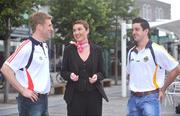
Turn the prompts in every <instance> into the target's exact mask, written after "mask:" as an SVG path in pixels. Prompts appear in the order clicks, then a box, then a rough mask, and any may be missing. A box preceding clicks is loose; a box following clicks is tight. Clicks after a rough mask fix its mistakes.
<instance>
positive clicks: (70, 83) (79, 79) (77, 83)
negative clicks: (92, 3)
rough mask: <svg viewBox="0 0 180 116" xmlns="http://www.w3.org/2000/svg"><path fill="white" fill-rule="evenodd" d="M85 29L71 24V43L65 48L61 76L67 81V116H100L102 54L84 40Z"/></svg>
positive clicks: (80, 23) (84, 24)
mask: <svg viewBox="0 0 180 116" xmlns="http://www.w3.org/2000/svg"><path fill="white" fill-rule="evenodd" d="M88 34H89V25H88V23H87V22H86V21H84V20H77V21H75V22H74V24H73V36H74V39H75V42H72V41H71V42H70V45H68V46H66V47H65V50H64V56H63V62H62V70H61V76H62V77H63V78H64V79H65V80H66V81H67V85H66V90H65V95H64V99H65V101H66V103H67V112H68V116H101V115H102V97H103V98H105V100H106V101H108V98H107V96H106V94H105V92H104V90H103V87H102V85H101V82H100V81H101V80H103V79H104V71H103V67H104V66H103V57H102V50H101V48H100V47H99V46H98V45H95V44H94V43H92V42H90V41H89V40H88Z"/></svg>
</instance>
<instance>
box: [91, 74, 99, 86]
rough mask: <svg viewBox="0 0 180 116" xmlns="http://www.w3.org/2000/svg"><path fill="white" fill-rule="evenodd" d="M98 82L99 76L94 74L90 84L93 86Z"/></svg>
mask: <svg viewBox="0 0 180 116" xmlns="http://www.w3.org/2000/svg"><path fill="white" fill-rule="evenodd" d="M96 81H97V75H96V74H94V75H93V76H92V77H89V82H90V83H91V84H93V83H95V82H96Z"/></svg>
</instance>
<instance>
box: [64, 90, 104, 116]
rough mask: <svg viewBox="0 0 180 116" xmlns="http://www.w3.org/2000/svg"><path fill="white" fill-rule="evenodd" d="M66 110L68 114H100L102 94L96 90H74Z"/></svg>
mask: <svg viewBox="0 0 180 116" xmlns="http://www.w3.org/2000/svg"><path fill="white" fill-rule="evenodd" d="M67 112H68V116H102V96H101V94H100V93H99V92H98V91H97V90H93V91H86V92H78V91H75V93H74V95H73V98H72V101H71V103H70V104H67Z"/></svg>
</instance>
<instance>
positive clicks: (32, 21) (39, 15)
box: [29, 12, 52, 33]
mask: <svg viewBox="0 0 180 116" xmlns="http://www.w3.org/2000/svg"><path fill="white" fill-rule="evenodd" d="M46 19H52V16H50V15H49V14H47V13H44V12H36V13H34V14H32V15H31V16H30V18H29V25H30V27H31V29H32V32H33V33H34V32H35V31H36V26H37V25H38V24H44V23H45V20H46Z"/></svg>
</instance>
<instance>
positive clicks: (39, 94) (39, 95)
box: [37, 93, 48, 97]
mask: <svg viewBox="0 0 180 116" xmlns="http://www.w3.org/2000/svg"><path fill="white" fill-rule="evenodd" d="M37 94H38V97H44V96H47V95H48V94H47V93H45V94H42V93H37Z"/></svg>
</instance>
